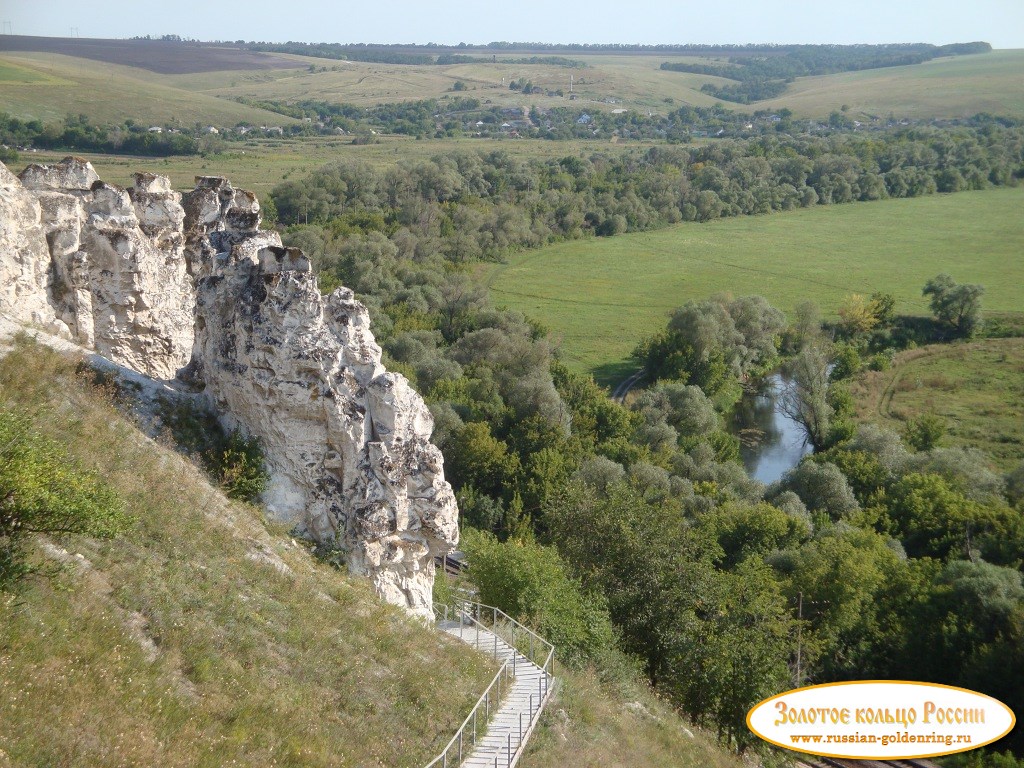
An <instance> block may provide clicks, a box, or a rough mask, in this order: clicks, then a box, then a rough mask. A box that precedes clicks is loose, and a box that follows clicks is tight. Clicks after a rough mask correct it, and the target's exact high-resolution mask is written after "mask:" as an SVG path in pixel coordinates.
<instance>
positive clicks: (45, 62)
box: [0, 36, 1024, 126]
mask: <svg viewBox="0 0 1024 768" xmlns="http://www.w3.org/2000/svg"><path fill="white" fill-rule="evenodd" d="M505 46H507V47H505ZM253 47H264V48H267V47H274V48H276V49H277V50H276V51H275V52H270V51H259V50H253V49H252V48H253ZM986 47H987V46H986ZM822 48H829V47H828V46H823V47H822ZM840 48H842V49H843V50H846V49H850V50H854V51H856V50H859V48H865V49H866V48H870V47H866V46H865V47H858V46H845V47H840ZM926 49H927V51H926V53H928V55H929V56H930V55H932V54H934V53H936V52H937V53H940V54H942V55H941V57H938V58H931V59H930V60H928V61H925V62H923V63H905V64H901V65H895V64H898V57H897V58H893V57H892V56H890V57H888V58H885V59H883V60H884V61H885V63H887V64H889V66H885V67H884V68H871V69H858V70H857V71H847V72H836V73H830V74H817V75H813V74H810V72H812V71H818V70H817V69H813V68H812V69H811V70H808V71H807V74H800V73H797V72H794V73H793V75H794V77H793V79H792V82H787V83H785V88H784V90H782V91H781V93H779V91H778V89H777V90H776V91H775V92H774V94H775V95H774V97H773V98H770V99H767V100H765V97H768V96H772V95H773V91H772V90H770V89H769V90H763V91H762V90H759V89H758V88H757V87H754V86H752V85H749V84H747V85H748V88H747V91H748V93H747V96H746V98H747V99H748V100H749V102H750V103H749V104H740V103H734V102H728V101H722V95H723V94H726V95H728V94H730V93H732V91H730V90H729V89H730V88H732V89H734V90H735V88H736V86H740V85H744V83H741V82H740V81H739V80H735V79H732V78H730V77H728V76H722V75H729V74H736V72H737V71H739V70H750V69H751V67H754V68H756V67H761V68H764V67H766V66H768V65H767V64H758V65H753V64H749V63H748V64H743V63H741V62H744V61H751V60H755V59H756V60H764V61H767V60H769V59H770V60H772V61H775V62H778V63H777V64H774V65H772V66H774V67H776V69H778V68H779V67H782V65H783V64H784V63H785V62H784V61H783V60H784V59H785V58H786V57H787V55H791V54H787V53H786V50H787V47H786V46H734V47H721V46H718V47H715V46H651V47H636V46H549V47H545V46H532V47H531V46H518V45H517V44H492V45H491V46H490V47H473V46H465V47H438V46H434V47H429V46H371V45H366V46H352V45H345V46H342V45H321V46H305V45H301V44H284V45H281V46H278V45H275V46H270V45H267V44H254V43H245V44H242V43H237V44H231V43H223V44H213V43H194V42H185V41H167V40H89V39H79V38H40V37H16V36H0V111H5V112H8V113H10V114H11V115H13V116H15V117H18V118H21V119H40V120H43V121H44V122H48V121H55V120H59V119H62V118H64V117H65V116H66V115H67V114H69V113H71V114H76V115H77V114H79V113H81V114H85V115H87V116H88V117H89V118H90V120H92V121H93V122H94V123H106V124H110V123H115V124H119V123H121V122H123V121H124V120H126V119H133V120H135V121H137V122H140V123H141V122H151V123H152V124H156V125H165V124H166V125H174V124H178V125H183V126H187V125H194V124H195V123H197V122H201V123H203V124H207V125H209V124H212V125H220V126H231V125H235V124H237V123H239V122H249V123H252V124H255V125H287V124H289V123H292V122H295V121H294V120H293V119H292V118H290V117H286V116H284V115H281V114H275V113H273V112H268V111H266V110H264V109H259V108H258V107H252V106H247V104H246V103H240V102H247V103H252V104H255V103H259V102H279V103H284V104H288V103H295V102H298V101H302V100H319V101H323V102H327V103H335V104H345V105H350V106H353V107H358V108H365V107H370V106H374V105H378V104H394V103H398V102H406V101H419V100H423V99H432V98H433V99H441V98H444V97H446V96H449V95H450V94H453V93H455V95H458V96H461V97H466V98H473V99H478V100H480V101H481V102H484V103H489V104H491V105H494V106H498V107H502V108H523V107H527V108H529V107H531V106H536V107H537V108H538V109H540V110H544V109H550V108H553V107H558V106H564V107H571V108H579V109H581V110H583V109H585V110H588V111H593V110H615V109H619V110H635V111H637V112H640V113H641V114H647V113H652V114H662V115H665V114H668V113H670V112H672V111H674V110H677V109H679V108H680V107H682V106H690V107H703V108H710V107H712V106H713V105H714V104H715V103H716V102H719V101H722V103H723V104H725V106H726V107H727V108H728V109H730V110H733V111H735V112H738V113H741V114H742V113H752V112H754V111H756V110H763V109H768V110H774V111H777V110H781V109H783V108H789V109H791V110H792V111H793V113H794V115H795V116H796V117H801V118H803V117H806V118H814V119H818V120H827V119H828V117H829V115H830V113H832V112H834V111H838V110H840V109H841V108H842V107H843V106H844V105H846V106H847V107H848V110H847V111H846V112H847V114H848V116H849V117H850V119H853V120H862V119H864V118H863V117H862V115H867V116H872V115H874V116H880V117H883V118H884V117H888V116H890V115H892V116H894V117H896V118H903V117H907V118H913V119H931V118H960V117H964V116H969V115H973V114H975V113H977V112H990V113H992V114H998V115H1005V116H1009V117H1017V118H1020V117H1024V80H1022V79H1021V78H1020V76H1019V73H1020V72H1021V69H1022V67H1024V51H992V52H990V53H977V54H973V55H964V54H965V50H961V49H960V48H957V49H955V50H954V49H951V50H948V51H947V50H946V49H945V48H936V47H935V46H926ZM972 50H973V49H972ZM300 53H301V54H304V55H299V54H300ZM862 53H863V51H862ZM918 53H920V52H918ZM951 53H956V54H959V55H956V56H952V55H946V54H951ZM318 55H320V56H329V58H322V57H317V56H318ZM862 58H863V57H862ZM908 61H909V60H908ZM413 62H416V63H413ZM866 63H870V61H867V62H866ZM858 66H859V65H858ZM679 69H683V70H686V71H676V70H679ZM819 69H820V68H819ZM773 71H774V70H773ZM773 82H774V81H773ZM780 82H781V81H780ZM513 84H520V86H522V85H523V84H528V85H529V86H530V91H531V92H529V93H526V92H524V91H523V90H515V89H512V88H510V86H511V85H513ZM755 85H756V84H755ZM456 92H457V93H456ZM869 119H870V118H869Z"/></svg>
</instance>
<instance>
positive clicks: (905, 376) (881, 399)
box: [852, 339, 1024, 470]
mask: <svg viewBox="0 0 1024 768" xmlns="http://www.w3.org/2000/svg"><path fill="white" fill-rule="evenodd" d="M852 391H853V394H854V397H855V399H856V403H857V414H858V419H862V420H865V421H874V422H877V423H879V424H882V425H884V426H887V427H889V428H891V429H894V430H896V431H901V430H902V428H903V425H904V422H905V421H906V420H907V419H909V418H914V417H917V416H921V415H923V414H936V415H938V416H941V417H942V418H943V419H944V420H945V421H946V424H947V426H948V429H949V434H948V436H947V438H946V439H945V442H946V443H948V444H952V445H968V446H972V447H975V448H979V449H981V450H983V451H985V452H986V453H987V454H989V455H990V456H992V457H993V458H994V459H995V461H996V463H997V464H998V465H999V466H1000V468H1002V469H1003V470H1009V469H1012V468H1013V467H1015V466H1016V465H1017V464H1018V463H1019V462H1020V461H1022V460H1024V339H985V340H980V341H972V342H965V343H960V344H953V345H941V346H933V347H922V348H920V349H913V350H908V351H906V352H903V353H901V354H900V355H898V356H897V358H896V361H895V364H894V366H893V368H892V369H891V370H888V371H876V372H869V373H867V374H865V375H863V376H861V377H860V378H858V380H857V381H856V382H855V384H854V386H853V388H852Z"/></svg>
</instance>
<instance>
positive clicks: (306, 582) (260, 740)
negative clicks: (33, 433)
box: [0, 341, 492, 766]
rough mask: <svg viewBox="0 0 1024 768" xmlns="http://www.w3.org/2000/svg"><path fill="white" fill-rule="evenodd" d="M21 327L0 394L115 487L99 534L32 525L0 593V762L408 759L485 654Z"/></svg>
mask: <svg viewBox="0 0 1024 768" xmlns="http://www.w3.org/2000/svg"><path fill="white" fill-rule="evenodd" d="M109 395H110V393H109V392H108V391H105V390H104V389H103V388H102V387H97V386H96V385H95V384H94V383H93V380H92V378H91V377H90V378H88V379H86V378H83V377H81V376H80V375H78V374H77V373H76V366H75V363H74V361H72V360H68V359H66V358H64V357H62V356H60V355H58V354H57V353H54V352H52V351H49V350H47V349H45V348H42V347H39V346H37V345H35V344H33V343H26V342H24V341H22V342H19V343H17V344H16V348H15V349H14V351H13V352H11V353H10V354H8V355H7V356H6V357H5V358H4V359H3V360H2V361H0V406H2V407H3V408H6V409H11V410H15V411H19V412H23V413H28V414H31V415H32V417H33V422H34V426H35V427H36V428H37V429H38V430H39V431H40V432H41V433H43V434H46V435H49V436H51V437H53V438H55V439H57V440H58V441H59V442H60V443H62V444H64V445H66V446H67V450H68V452H69V453H70V454H71V455H72V456H74V457H76V458H77V459H78V460H79V461H80V462H82V463H83V464H84V465H85V466H87V467H90V468H94V469H95V470H96V471H98V472H99V473H100V474H101V475H102V477H104V478H105V479H106V480H107V481H108V482H109V483H111V484H112V485H113V487H114V488H115V489H116V491H117V492H118V493H119V494H120V495H121V496H122V497H123V499H124V500H125V502H126V504H127V507H128V509H129V511H130V512H131V514H132V515H133V516H134V518H135V520H136V522H135V524H134V526H133V527H132V528H131V530H130V531H128V532H127V533H126V534H124V535H122V536H120V537H119V538H117V539H115V540H112V541H104V542H100V541H97V540H91V539H86V538H68V539H59V540H53V541H47V540H40V541H39V543H38V548H37V552H36V558H37V562H38V563H39V564H40V565H41V566H42V567H44V568H45V569H48V570H53V569H54V568H57V569H59V570H58V571H57V572H56V573H55V575H54V576H53V577H52V578H35V579H33V580H32V581H31V582H30V583H29V585H28V588H27V589H26V590H25V591H24V592H23V593H22V594H20V595H18V596H17V597H16V598H14V597H10V596H3V597H2V600H0V670H2V671H0V766H8V765H9V766H29V765H38V766H43V765H47V766H58V765H68V766H70V765H82V766H84V765H88V766H113V765H161V766H222V765H229V764H230V765H259V766H266V765H302V766H356V765H358V766H370V765H379V766H419V765H423V764H424V763H426V762H427V761H428V759H429V758H430V757H431V756H432V755H433V754H434V753H436V751H437V748H438V747H439V746H440V745H443V744H444V743H445V742H446V741H447V740H448V738H449V737H450V734H452V733H454V731H455V729H456V728H457V726H458V724H459V723H460V722H461V720H462V718H463V717H464V716H465V713H466V712H467V711H468V710H469V708H470V707H471V706H472V704H473V703H475V701H476V698H477V696H478V695H479V693H480V691H481V690H483V688H484V686H485V685H486V683H487V682H488V681H489V680H490V676H491V674H492V670H491V669H490V667H489V662H488V661H487V660H486V659H485V658H484V657H477V656H476V655H475V654H469V653H466V651H465V647H464V646H461V645H460V644H459V643H458V642H457V641H454V640H448V639H446V638H444V637H442V636H441V635H440V634H439V633H436V632H434V631H433V630H432V629H431V628H428V627H425V626H423V625H421V624H419V623H418V622H417V621H415V620H413V619H410V618H408V617H407V615H406V614H405V613H404V612H403V611H401V610H400V609H397V608H393V607H391V606H387V605H385V604H383V603H382V602H380V601H378V600H377V598H376V597H375V596H374V595H373V592H372V589H371V588H370V585H369V583H368V582H365V581H363V580H354V579H350V578H348V577H346V576H344V575H342V574H341V573H339V572H338V571H336V570H335V569H333V568H332V567H330V566H329V565H325V564H321V563H319V562H317V561H316V560H315V559H314V558H313V557H312V556H311V555H310V554H309V552H308V551H307V550H306V548H305V547H304V546H302V545H300V544H298V543H296V541H295V540H294V539H292V538H291V537H290V536H289V534H288V532H287V531H285V530H280V529H276V528H274V527H271V526H268V525H266V524H265V522H264V521H263V519H262V517H261V514H260V511H259V510H258V509H255V508H253V507H250V506H247V505H244V504H240V503H236V502H231V501H229V500H228V499H226V498H225V497H224V496H223V495H222V494H221V493H220V491H219V490H217V489H216V488H214V487H212V486H211V485H210V484H209V483H208V482H207V480H206V479H205V477H204V476H203V475H202V474H201V473H200V471H199V470H197V469H196V467H194V466H193V465H192V464H190V463H189V462H187V461H185V460H184V459H182V458H181V457H179V456H178V455H176V454H174V453H172V452H171V451H169V450H168V449H167V448H165V447H163V446H161V445H159V444H157V443H154V442H152V441H150V440H149V439H147V438H146V437H144V436H143V435H142V434H141V433H140V432H138V431H137V430H136V429H134V428H133V426H132V425H131V424H130V423H129V422H128V421H126V420H125V419H124V418H122V417H121V416H120V415H119V414H118V413H117V412H116V411H115V409H114V408H113V407H112V406H111V403H110V398H109Z"/></svg>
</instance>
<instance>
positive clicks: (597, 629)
mask: <svg viewBox="0 0 1024 768" xmlns="http://www.w3.org/2000/svg"><path fill="white" fill-rule="evenodd" d="M462 547H463V549H464V550H465V551H466V557H467V559H468V561H469V564H470V568H471V570H472V576H473V582H474V583H475V584H476V586H477V588H478V589H479V590H480V600H481V602H483V603H485V604H488V605H494V606H497V607H498V608H501V610H503V611H505V612H506V613H507V614H509V615H510V616H512V617H513V618H515V619H517V620H518V621H521V622H523V623H524V624H526V625H527V626H531V627H534V628H535V629H536V630H537V631H538V632H539V633H540V634H541V635H542V636H544V637H545V638H546V639H547V640H548V641H550V642H551V643H552V644H554V646H555V647H556V648H557V651H558V659H559V661H561V662H562V663H564V664H569V665H571V666H578V665H580V664H582V663H583V662H585V661H587V660H588V659H595V658H597V657H599V656H600V655H601V654H602V653H605V652H607V651H609V650H611V649H612V648H613V647H614V645H615V640H614V634H613V632H612V625H611V620H610V618H609V616H608V608H607V605H606V604H605V601H604V599H603V598H602V597H600V596H599V595H598V594H596V593H593V592H586V591H584V589H583V588H582V587H581V585H580V583H579V582H578V581H576V580H575V579H573V578H572V577H571V576H570V575H569V573H568V570H567V568H566V566H565V564H564V563H563V562H562V559H561V557H560V556H559V554H558V551H557V550H556V549H555V548H553V547H545V546H543V545H541V544H538V543H536V542H534V541H532V540H531V539H529V538H526V539H523V538H513V539H510V540H508V541H506V542H500V541H498V539H497V538H495V537H494V536H493V535H491V534H489V533H486V532H482V531H477V530H474V529H472V528H468V529H466V530H465V531H464V535H463V538H462Z"/></svg>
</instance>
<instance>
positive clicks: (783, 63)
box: [661, 42, 992, 104]
mask: <svg viewBox="0 0 1024 768" xmlns="http://www.w3.org/2000/svg"><path fill="white" fill-rule="evenodd" d="M991 50H992V46H991V45H989V44H988V43H983V42H976V43H953V44H950V45H942V46H936V45H927V44H924V43H916V44H909V45H908V44H890V45H793V46H783V47H780V48H778V49H775V50H774V51H773V53H774V54H775V55H770V56H750V55H746V56H733V57H732V58H730V59H729V64H727V65H726V64H723V65H715V64H691V63H687V62H665V63H663V64H662V65H661V68H662V69H664V70H671V71H675V72H692V73H694V74H699V75H711V76H714V77H724V78H728V79H730V80H738V81H739V82H738V83H736V84H730V85H724V86H720V85H715V84H713V83H705V84H704V85H703V86H701V90H702V91H704V92H705V93H709V94H711V95H712V96H714V97H715V98H719V99H723V100H725V101H732V102H737V103H740V104H749V103H751V102H753V101H760V100H762V99H771V98H775V97H776V96H780V95H782V93H783V92H784V91H785V90H786V86H787V84H788V83H790V82H792V81H793V79H794V78H797V77H806V76H809V75H831V74H835V73H837V72H855V71H859V70H863V69H878V68H882V67H901V66H907V65H910V64H922V63H924V62H926V61H930V60H931V59H934V58H937V57H939V56H961V55H966V54H973V53H987V52H989V51H991Z"/></svg>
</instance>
